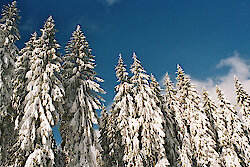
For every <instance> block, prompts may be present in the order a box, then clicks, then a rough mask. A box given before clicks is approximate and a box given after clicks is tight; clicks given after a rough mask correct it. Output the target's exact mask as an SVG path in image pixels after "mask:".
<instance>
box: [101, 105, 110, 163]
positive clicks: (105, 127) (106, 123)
mask: <svg viewBox="0 0 250 167" xmlns="http://www.w3.org/2000/svg"><path fill="white" fill-rule="evenodd" d="M109 118H110V115H109V114H108V112H107V110H106V108H105V107H104V106H103V107H102V111H101V118H100V124H99V125H100V127H99V132H100V137H99V142H100V145H101V147H102V151H101V155H102V161H101V164H100V166H103V167H108V166H111V160H110V159H111V157H110V155H109V153H110V147H109V146H110V138H109V137H108V132H109V127H110V119H109Z"/></svg>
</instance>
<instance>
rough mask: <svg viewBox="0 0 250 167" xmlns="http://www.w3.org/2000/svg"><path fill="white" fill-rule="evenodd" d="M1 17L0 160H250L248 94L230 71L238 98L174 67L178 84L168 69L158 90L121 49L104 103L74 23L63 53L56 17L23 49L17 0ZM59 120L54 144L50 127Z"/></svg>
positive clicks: (51, 166) (141, 164)
mask: <svg viewBox="0 0 250 167" xmlns="http://www.w3.org/2000/svg"><path fill="white" fill-rule="evenodd" d="M1 16H2V17H1V19H0V166H8V167H34V166H41V167H62V166H66V167H72V166H76V167H82V166H84V167H99V166H100V167H117V166H119V167H132V166H133V167H166V166H171V167H192V166H195V167H217V166H218V167H219V166H222V167H232V166H234V167H247V166H250V136H249V131H250V123H249V119H250V116H249V115H250V96H249V94H248V93H247V91H246V90H245V89H244V88H243V86H242V84H241V82H240V81H239V80H238V78H237V77H236V76H235V77H234V84H235V85H234V86H235V94H236V104H237V106H233V105H232V104H231V102H230V101H229V100H227V98H226V96H225V95H224V94H223V92H222V90H221V89H220V88H219V87H217V88H216V93H217V99H216V101H213V99H212V98H211V97H210V96H209V94H208V92H207V91H206V90H204V91H203V93H202V97H201V96H199V95H198V93H197V90H196V87H195V85H194V84H192V82H191V79H190V78H189V77H188V75H186V74H185V72H184V70H183V69H182V68H181V66H180V65H178V66H177V72H176V73H177V77H176V80H177V83H176V84H173V83H172V81H171V80H170V77H169V75H168V74H166V76H165V79H164V86H165V87H164V88H165V89H164V93H163V92H162V89H161V86H160V84H159V83H158V82H157V80H156V78H155V77H154V75H152V74H151V76H149V75H148V74H147V72H146V71H145V70H144V68H143V66H142V65H141V62H140V61H139V60H138V58H137V56H136V54H135V53H134V54H133V64H132V65H131V67H130V71H131V75H130V74H129V72H127V70H126V65H125V64H124V60H123V59H122V56H121V54H120V55H119V59H118V64H117V65H116V67H115V73H116V77H117V83H118V84H117V85H116V86H115V96H114V99H113V104H112V106H111V109H110V111H107V109H106V108H105V106H104V105H103V104H102V101H103V102H104V100H103V98H102V97H101V95H100V94H103V93H105V91H104V90H103V89H102V88H101V86H100V83H101V82H103V79H101V78H99V77H97V73H96V71H95V67H96V63H95V56H93V54H92V49H91V48H90V47H89V43H88V42H87V40H86V37H85V35H84V33H83V32H82V30H81V27H80V25H78V26H77V27H76V30H75V31H74V32H73V33H72V36H71V38H70V40H69V42H68V43H67V45H66V47H65V52H66V54H65V55H63V58H62V56H61V55H60V54H59V52H58V50H59V49H60V45H59V44H58V43H57V41H56V39H55V34H56V32H57V30H56V29H55V23H54V20H53V19H52V16H50V17H49V18H48V19H47V20H46V22H45V24H44V26H43V28H42V29H41V33H42V34H41V36H39V37H38V35H37V34H36V32H35V33H33V34H32V35H31V37H30V39H29V41H28V42H26V43H25V47H24V48H22V49H21V50H20V52H19V50H18V48H17V47H16V45H15V42H16V41H17V40H19V39H20V35H19V31H18V21H19V19H20V16H19V10H18V8H17V3H16V1H14V2H12V3H10V4H8V5H6V6H4V7H3V10H2V14H1ZM100 110H101V117H100V118H99V117H98V114H97V113H98V112H99V111H100ZM95 124H96V125H99V130H97V129H96V128H94V125H95ZM57 125H60V128H59V129H60V133H61V137H62V143H60V144H59V145H57V144H56V141H55V138H54V136H53V130H52V127H54V126H57ZM99 134H100V135H99Z"/></svg>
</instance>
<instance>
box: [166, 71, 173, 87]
mask: <svg viewBox="0 0 250 167" xmlns="http://www.w3.org/2000/svg"><path fill="white" fill-rule="evenodd" d="M164 81H165V82H164V85H165V86H166V87H171V88H174V85H173V82H172V81H171V79H170V76H169V74H168V73H166V75H165V78H164Z"/></svg>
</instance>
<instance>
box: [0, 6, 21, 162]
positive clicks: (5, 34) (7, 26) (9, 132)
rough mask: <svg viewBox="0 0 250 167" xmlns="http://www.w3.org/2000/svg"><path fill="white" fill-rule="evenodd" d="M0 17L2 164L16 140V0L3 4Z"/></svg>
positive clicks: (0, 152) (17, 38)
mask: <svg viewBox="0 0 250 167" xmlns="http://www.w3.org/2000/svg"><path fill="white" fill-rule="evenodd" d="M1 16H2V18H1V19H0V166H1V164H5V161H6V158H8V156H7V154H8V152H9V151H10V149H11V146H12V145H13V144H12V143H13V142H15V139H16V134H15V132H14V121H13V120H14V117H15V113H14V110H13V109H12V106H11V99H12V92H13V83H12V81H13V79H14V76H15V74H14V68H15V62H14V61H15V59H16V57H17V55H18V48H17V47H16V45H15V42H16V41H17V40H19V38H20V36H19V31H18V25H17V24H18V21H19V19H20V16H19V10H18V9H17V3H16V1H14V2H12V3H11V4H8V5H6V6H3V10H2V13H1Z"/></svg>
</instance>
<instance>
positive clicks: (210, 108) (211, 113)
mask: <svg viewBox="0 0 250 167" xmlns="http://www.w3.org/2000/svg"><path fill="white" fill-rule="evenodd" d="M202 99H203V101H202V102H203V107H202V110H203V111H204V112H205V114H206V116H207V118H208V120H209V122H210V125H211V126H210V127H209V129H210V130H211V131H212V132H213V139H214V141H215V142H216V147H215V150H216V152H217V153H218V154H219V155H220V153H221V145H220V141H219V136H218V131H219V129H218V125H217V117H218V115H219V111H218V108H217V106H216V105H215V102H214V101H212V98H211V97H210V96H209V95H208V92H207V91H206V90H205V89H204V90H203V94H202ZM218 123H219V122H218ZM221 166H223V165H222V164H221Z"/></svg>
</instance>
